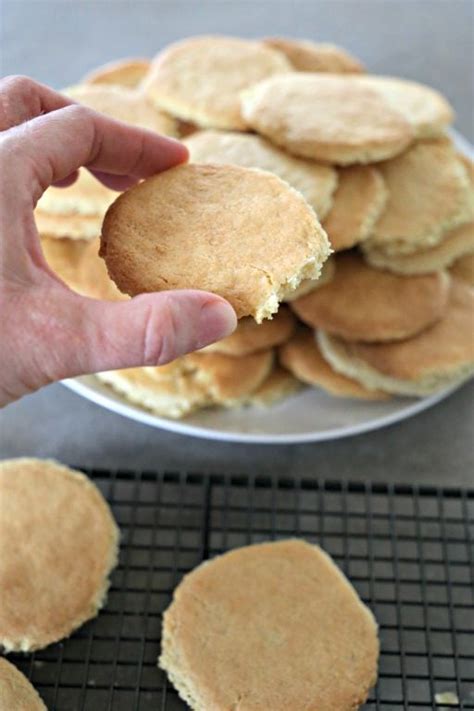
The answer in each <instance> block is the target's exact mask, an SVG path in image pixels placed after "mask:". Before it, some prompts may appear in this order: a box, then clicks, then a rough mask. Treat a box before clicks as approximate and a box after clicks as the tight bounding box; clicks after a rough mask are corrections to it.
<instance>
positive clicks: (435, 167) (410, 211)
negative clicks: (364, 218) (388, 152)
mask: <svg viewBox="0 0 474 711" xmlns="http://www.w3.org/2000/svg"><path fill="white" fill-rule="evenodd" d="M378 167H379V170H380V171H381V172H382V175H383V178H384V180H385V185H386V187H387V190H388V200H387V203H386V205H385V209H384V211H383V212H382V214H381V215H380V217H379V219H378V220H377V222H376V223H375V225H374V228H373V231H372V235H371V237H370V239H369V240H368V241H367V243H366V244H367V246H368V249H371V248H372V247H374V248H379V249H383V250H384V251H385V252H386V254H387V255H392V254H393V255H398V254H408V253H412V252H417V251H418V250H420V249H424V248H426V247H430V246H432V245H434V244H437V243H438V242H440V241H441V239H442V237H443V233H444V232H446V230H449V229H452V228H454V227H457V225H459V224H462V223H463V222H467V221H468V220H469V219H470V218H471V214H472V190H471V187H470V181H469V178H468V176H467V173H466V169H465V168H464V166H463V165H462V163H461V161H460V160H459V158H458V156H457V154H456V151H455V149H454V147H453V145H452V144H451V142H450V141H449V140H447V139H432V140H429V141H420V142H419V143H416V144H415V145H414V146H413V147H412V148H410V149H409V150H408V151H406V152H405V153H403V154H402V155H401V156H398V157H397V158H394V159H393V160H391V161H387V162H385V163H382V164H381V165H380V166H378Z"/></svg>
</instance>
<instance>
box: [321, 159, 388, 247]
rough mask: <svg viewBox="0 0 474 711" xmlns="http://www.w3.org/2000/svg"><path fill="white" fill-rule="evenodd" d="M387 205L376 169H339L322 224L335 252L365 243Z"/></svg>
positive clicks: (357, 167) (367, 167)
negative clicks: (331, 203)
mask: <svg viewBox="0 0 474 711" xmlns="http://www.w3.org/2000/svg"><path fill="white" fill-rule="evenodd" d="M386 201H387V190H386V189H385V183H384V180H383V178H382V175H381V173H380V171H379V170H377V168H374V166H371V165H370V166H369V165H356V166H351V167H350V168H340V170H339V182H338V186H337V190H336V192H335V193H334V198H333V206H332V208H331V210H330V212H329V214H328V215H326V218H325V220H324V229H325V230H326V232H327V235H328V237H329V242H330V243H331V247H332V248H333V249H334V250H335V251H336V252H338V251H340V250H342V249H350V248H351V247H354V245H356V244H358V243H359V242H362V241H363V240H365V239H367V237H369V235H370V233H371V231H372V228H373V226H374V224H375V222H376V220H377V219H378V217H379V216H380V214H381V212H382V210H383V209H384V207H385V203H386Z"/></svg>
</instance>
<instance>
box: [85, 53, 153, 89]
mask: <svg viewBox="0 0 474 711" xmlns="http://www.w3.org/2000/svg"><path fill="white" fill-rule="evenodd" d="M150 66H151V62H150V60H149V59H137V58H135V57H133V58H132V57H127V58H126V59H118V60H116V61H113V62H107V64H101V66H100V67H96V69H93V70H92V71H90V72H89V73H88V74H86V76H85V77H84V78H83V79H82V81H81V84H116V85H118V86H125V87H127V88H129V89H135V88H136V87H137V86H138V85H139V84H140V82H141V81H142V79H144V78H145V76H146V75H147V74H148V71H149V69H150Z"/></svg>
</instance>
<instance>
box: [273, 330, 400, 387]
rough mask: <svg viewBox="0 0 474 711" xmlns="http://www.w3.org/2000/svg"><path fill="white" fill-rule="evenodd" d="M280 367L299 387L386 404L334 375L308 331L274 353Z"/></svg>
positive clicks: (355, 383)
mask: <svg viewBox="0 0 474 711" xmlns="http://www.w3.org/2000/svg"><path fill="white" fill-rule="evenodd" d="M278 355H279V360H280V363H282V364H283V365H284V366H285V368H287V369H288V370H289V371H290V373H293V375H294V376H295V377H296V378H298V380H301V381H302V382H303V383H307V384H308V385H312V386H313V387H319V388H322V389H323V390H325V391H326V392H328V393H330V394H331V395H335V396H336V397H349V398H355V399H358V400H386V399H387V397H388V395H386V393H383V392H381V391H379V390H367V388H364V387H363V385H361V384H360V383H359V382H358V381H357V380H354V379H353V378H348V377H347V376H346V375H341V373H338V372H336V371H335V370H334V369H333V368H332V367H331V366H330V365H329V363H328V362H327V361H326V360H325V359H324V358H323V356H322V354H321V351H320V349H319V346H318V344H317V342H316V338H315V334H314V333H313V332H312V331H306V330H302V331H300V332H299V333H297V334H296V335H295V336H293V338H291V339H290V340H289V341H288V343H285V344H283V345H282V346H280V349H279V351H278Z"/></svg>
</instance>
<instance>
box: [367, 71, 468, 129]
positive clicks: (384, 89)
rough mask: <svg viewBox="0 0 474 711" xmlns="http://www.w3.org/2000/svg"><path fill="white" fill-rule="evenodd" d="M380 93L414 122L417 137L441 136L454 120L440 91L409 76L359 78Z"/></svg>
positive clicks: (451, 111) (369, 76)
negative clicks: (402, 77)
mask: <svg viewBox="0 0 474 711" xmlns="http://www.w3.org/2000/svg"><path fill="white" fill-rule="evenodd" d="M357 81H358V82H360V83H361V84H363V85H364V86H367V87H370V88H371V89H375V90H376V91H378V92H380V93H381V94H382V96H383V97H384V98H385V99H387V101H388V102H389V103H390V104H392V106H393V107H394V108H396V109H398V111H400V112H401V113H402V114H403V115H404V116H405V118H406V119H407V120H408V121H409V122H410V123H411V125H412V126H413V129H414V131H415V134H416V137H417V138H431V137H433V136H438V135H440V134H442V133H443V131H444V130H445V129H446V128H447V127H448V126H449V124H450V123H452V122H453V120H454V111H453V109H452V107H451V106H450V104H449V102H448V101H447V100H446V99H445V98H444V96H443V95H442V94H440V92H439V91H436V90H435V89H432V88H431V87H429V86H426V85H425V84H419V83H418V82H415V81H409V80H408V79H399V78H396V77H385V76H376V75H374V74H370V75H367V76H363V77H360V78H357Z"/></svg>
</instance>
